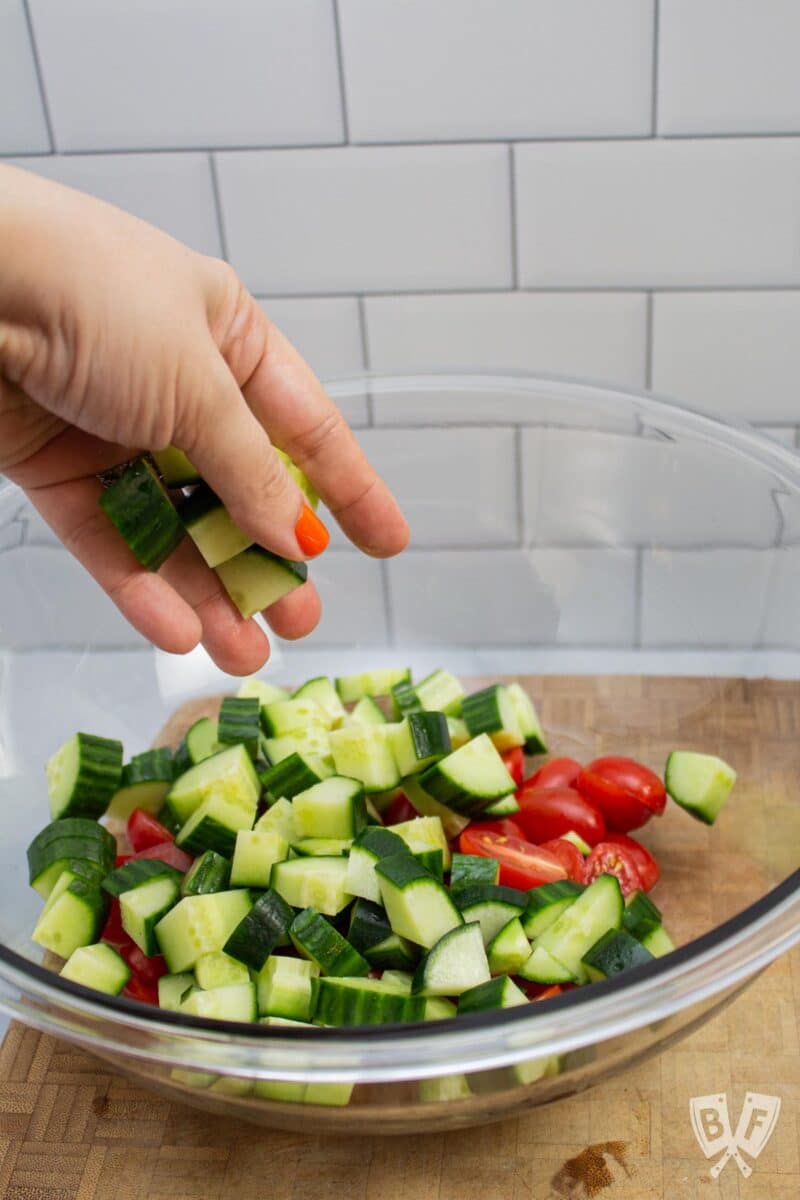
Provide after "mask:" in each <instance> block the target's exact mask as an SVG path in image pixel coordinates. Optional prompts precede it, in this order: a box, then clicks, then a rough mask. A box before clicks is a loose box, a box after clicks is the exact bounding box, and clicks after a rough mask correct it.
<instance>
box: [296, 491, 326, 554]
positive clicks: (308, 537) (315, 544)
mask: <svg viewBox="0 0 800 1200" xmlns="http://www.w3.org/2000/svg"><path fill="white" fill-rule="evenodd" d="M294 535H295V537H296V538H297V541H298V543H299V545H300V549H301V550H302V551H303V554H307V555H308V557H309V558H316V556H317V555H318V554H322V551H323V550H324V549H325V548H326V546H327V545H328V542H329V541H330V540H331V535H330V534H329V533H328V531H327V529H326V528H325V526H324V525H323V524H322V521H320V519H319V517H318V516H317V514H316V513H315V512H314V510H313V509H312V508H309V507H308V505H307V504H304V505H303V507H302V509H301V511H300V516H299V518H298V521H297V524H296V525H295V527H294Z"/></svg>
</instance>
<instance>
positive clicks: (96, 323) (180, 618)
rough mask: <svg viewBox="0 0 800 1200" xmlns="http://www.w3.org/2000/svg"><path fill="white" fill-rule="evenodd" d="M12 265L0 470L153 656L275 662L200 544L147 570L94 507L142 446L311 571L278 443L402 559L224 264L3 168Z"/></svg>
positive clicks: (275, 612) (384, 508) (371, 484)
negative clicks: (182, 466) (182, 469)
mask: <svg viewBox="0 0 800 1200" xmlns="http://www.w3.org/2000/svg"><path fill="white" fill-rule="evenodd" d="M268 219H269V215H268V214H265V220H268ZM0 261H2V264H3V269H2V272H0V471H4V472H5V473H6V474H7V475H8V476H9V478H11V479H12V480H14V481H15V482H16V483H18V484H19V486H20V487H21V488H22V489H23V490H24V491H25V492H26V493H27V495H28V496H29V498H30V499H31V501H32V502H33V504H34V505H35V506H36V508H37V509H38V510H39V512H40V513H41V515H42V516H43V517H44V519H45V520H46V521H47V523H48V524H49V525H50V526H51V527H52V528H53V529H54V530H55V532H56V533H57V534H58V536H59V537H60V538H61V540H62V541H63V542H64V544H65V546H66V547H67V548H68V549H69V550H70V551H71V552H72V553H73V554H74V555H75V557H76V558H78V559H79V561H80V562H82V563H83V565H84V566H85V567H86V568H87V569H88V570H89V571H90V572H91V573H92V575H93V576H94V577H95V579H96V580H97V582H98V583H99V584H100V585H101V587H103V588H104V589H105V591H106V592H107V593H108V594H109V596H110V597H111V598H112V600H113V601H114V603H115V604H116V605H117V606H118V607H119V609H120V610H121V611H122V613H123V614H124V615H125V616H126V617H127V619H128V620H129V621H130V622H131V624H132V625H133V626H134V627H135V628H136V629H138V630H139V631H140V633H142V634H144V636H145V637H147V638H149V639H150V640H151V641H152V642H154V643H155V644H156V645H157V646H160V647H161V648H162V649H164V650H169V651H172V652H174V653H179V654H180V653H186V652H187V651H189V650H191V649H192V648H193V647H194V646H196V645H197V644H198V642H200V641H202V643H203V645H204V646H205V647H206V649H207V650H208V652H209V653H210V654H211V656H212V658H214V660H215V661H216V662H217V664H218V665H219V666H220V667H221V668H222V669H223V670H225V671H227V672H229V673H231V674H248V673H250V672H252V671H254V670H257V669H258V668H259V667H260V666H261V665H262V664H263V663H264V662H265V661H266V659H267V657H268V655H269V645H268V642H267V639H266V637H265V636H264V634H263V632H262V631H261V630H260V629H259V627H258V626H257V625H256V624H255V622H253V621H244V620H243V619H242V618H241V617H240V616H239V614H238V613H237V612H236V610H235V609H234V607H233V606H232V604H231V603H230V601H229V600H228V598H227V596H226V595H225V594H224V592H223V590H222V588H221V585H220V583H219V581H218V579H217V577H216V575H215V574H214V573H213V571H211V570H209V568H208V567H206V565H205V564H204V562H203V561H202V559H201V558H200V555H199V554H198V552H197V551H196V550H195V548H194V546H193V545H192V543H191V542H190V541H189V540H188V539H186V540H185V541H184V542H183V543H182V545H181V546H180V547H179V548H178V550H177V551H176V552H175V553H174V554H173V555H172V556H171V557H170V558H169V559H168V560H167V562H166V563H165V564H164V566H163V567H162V568H161V570H160V572H158V573H152V572H148V571H145V570H144V569H143V568H142V567H141V566H140V565H139V563H138V562H137V560H136V559H135V558H134V556H133V555H132V553H131V552H130V551H129V550H128V548H127V546H126V545H125V544H124V543H123V541H122V539H121V538H120V536H119V534H118V533H117V532H116V530H115V529H114V528H113V527H112V526H111V524H110V523H109V521H108V519H107V518H106V516H105V515H104V513H103V512H102V511H101V510H100V509H99V508H98V503H97V501H98V497H99V495H100V491H101V487H100V484H99V483H98V481H97V479H96V478H95V476H96V475H97V473H98V472H101V471H104V470H107V469H108V468H109V467H112V466H114V465H117V464H119V463H121V462H124V461H125V460H126V459H128V458H130V457H131V456H132V455H133V454H134V453H135V452H136V451H137V450H160V449H163V448H164V447H165V446H167V445H168V444H173V445H176V446H178V447H179V448H180V449H181V450H183V451H185V453H186V454H188V456H189V458H190V459H191V460H192V462H193V463H194V464H195V465H196V466H197V468H198V470H199V471H200V473H201V475H202V476H203V478H204V479H206V480H207V481H208V483H209V484H210V486H211V487H212V488H213V489H214V491H215V492H216V493H217V494H218V495H219V496H220V498H221V499H222V501H223V502H224V503H225V505H226V506H227V508H228V510H229V512H230V514H231V516H232V517H233V519H234V521H236V523H237V524H238V525H240V526H241V528H242V529H244V530H245V531H246V532H247V533H248V534H249V535H250V536H251V537H252V538H253V539H254V540H255V541H256V542H258V543H259V544H260V545H262V546H265V547H266V548H267V549H269V550H273V551H275V552H276V553H278V554H281V555H284V556H285V557H287V558H292V559H302V558H304V557H306V555H305V554H304V553H303V548H302V546H301V545H300V544H299V543H298V540H297V537H296V534H295V527H296V525H297V522H298V519H299V517H300V514H301V511H302V507H303V497H302V495H301V493H300V491H299V489H298V488H297V487H296V485H295V484H294V482H293V481H292V480H291V479H290V477H289V475H288V473H287V471H286V469H285V468H284V466H283V464H282V462H281V461H280V459H279V457H278V455H277V454H275V453H274V451H273V450H272V442H274V443H275V445H276V446H278V447H280V448H281V449H282V450H284V451H286V453H288V454H289V455H290V456H291V458H293V459H294V461H295V462H296V463H297V464H298V466H300V467H302V469H303V470H304V471H305V472H306V474H307V475H308V476H309V478H310V479H311V481H312V483H313V484H314V486H315V488H316V489H317V491H318V492H319V494H320V496H321V498H322V500H323V501H324V502H325V504H326V505H327V506H328V508H329V509H330V510H331V512H332V513H333V515H334V516H335V517H336V519H337V520H338V521H339V523H340V524H341V526H342V528H343V529H344V531H345V533H346V534H347V535H348V536H349V537H350V539H351V540H352V541H353V542H354V543H355V544H356V545H357V546H359V547H360V548H361V549H362V550H364V551H365V552H366V553H367V554H371V555H375V556H378V557H384V556H388V555H392V554H396V553H398V552H399V551H400V550H402V549H403V547H404V546H405V545H406V543H407V541H408V527H407V525H406V522H405V520H404V518H403V516H402V514H401V512H400V510H399V508H398V506H397V503H396V501H395V500H394V498H393V497H392V495H391V493H390V492H389V490H388V488H387V487H386V485H385V484H384V483H383V482H382V481H381V480H380V479H379V478H378V476H377V475H376V473H375V471H374V470H373V469H372V468H371V467H370V465H369V463H368V462H367V460H366V459H365V457H364V455H363V454H362V452H361V450H360V449H359V447H358V444H357V443H356V440H355V438H354V437H353V434H352V433H351V431H350V429H349V428H348V426H347V425H346V423H345V421H344V419H343V417H342V416H341V413H340V412H339V410H338V409H337V408H336V407H335V406H334V404H333V403H332V401H331V400H330V399H329V398H328V397H327V395H326V394H325V392H324V390H323V388H322V386H321V384H320V383H319V381H318V380H317V379H316V377H315V376H314V374H313V372H312V371H311V369H310V368H309V367H308V366H307V364H306V363H305V362H304V361H303V359H302V358H301V357H300V355H299V354H298V353H297V351H296V350H295V349H294V348H293V347H292V346H291V344H290V343H289V342H288V341H287V339H286V338H285V337H284V336H283V335H282V334H281V333H280V331H279V330H278V329H276V328H275V326H274V325H272V324H271V323H270V322H269V320H268V319H267V317H266V316H265V315H264V313H263V311H262V309H261V308H260V307H259V305H258V304H256V302H255V301H254V300H253V298H252V297H251V296H250V295H249V294H248V292H247V291H246V290H245V288H244V287H243V286H242V284H241V283H240V281H239V280H238V278H237V277H236V274H235V273H234V271H233V270H232V269H231V268H230V267H229V266H228V265H227V264H226V263H223V262H220V261H218V260H216V259H211V258H205V257H203V256H202V255H199V254H195V253H194V252H193V251H191V250H189V249H188V248H187V247H185V246H183V245H181V244H180V243H179V242H176V241H174V240H173V239H172V238H170V237H168V236H167V235H166V234H164V233H161V232H159V231H158V230H156V229H154V228H152V227H151V226H149V225H147V224H145V223H144V222H142V221H139V220H137V219H136V218H135V217H131V216H129V215H128V214H127V213H124V212H121V211H119V210H118V209H116V208H113V207H111V206H110V205H107V204H103V203H101V202H100V201H98V200H94V199H92V198H90V197H89V196H85V195H83V194H82V193H79V192H75V191H72V190H71V189H69V188H65V187H61V186H60V185H58V184H54V183H51V182H48V181H45V180H42V179H39V178H38V177H36V176H32V175H28V174H27V173H25V172H22V171H18V170H15V169H14V168H11V167H7V166H2V165H0ZM323 540H324V538H323ZM319 613H320V603H319V597H318V596H317V593H316V591H315V590H314V587H313V584H312V583H311V582H310V581H309V582H308V583H306V584H305V585H303V587H301V588H298V589H297V590H296V591H295V592H293V593H292V594H291V595H289V596H286V597H284V599H283V600H280V601H278V603H277V604H275V605H273V606H272V608H270V609H269V611H268V613H267V614H266V615H267V620H268V621H269V624H270V626H271V627H272V629H273V630H274V631H275V632H276V633H277V634H279V636H281V637H288V638H295V637H302V636H303V635H304V634H306V633H309V632H310V631H311V630H312V629H313V628H314V626H315V625H316V623H317V621H318V619H319Z"/></svg>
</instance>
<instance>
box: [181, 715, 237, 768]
mask: <svg viewBox="0 0 800 1200" xmlns="http://www.w3.org/2000/svg"><path fill="white" fill-rule="evenodd" d="M183 745H184V747H185V751H186V758H187V759H188V764H187V765H186V766H185V767H184V768H183V770H181V771H179V772H176V774H180V775H183V774H184V773H185V772H186V771H188V769H189V767H190V766H196V765H197V764H198V763H201V762H205V760H206V759H207V758H211V756H212V755H214V754H219V752H220V750H224V749H225V747H224V746H223V745H221V744H220V740H219V727H218V725H217V722H216V721H213V720H212V719H211V717H201V718H200V720H199V721H195V723H194V725H192V726H191V727H190V728H189V729H188V730H187V731H186V736H185V737H184V739H183Z"/></svg>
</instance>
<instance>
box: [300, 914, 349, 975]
mask: <svg viewBox="0 0 800 1200" xmlns="http://www.w3.org/2000/svg"><path fill="white" fill-rule="evenodd" d="M289 937H290V938H291V939H292V945H293V946H294V948H295V950H296V951H297V952H298V954H300V955H302V957H303V958H307V959H309V961H310V962H312V963H314V964H315V965H316V966H317V967H319V969H320V971H322V973H323V974H324V975H350V976H355V975H368V974H369V963H368V962H367V960H366V959H365V958H363V957H362V956H361V955H360V954H359V952H358V951H357V950H356V949H355V947H354V946H352V945H351V944H350V942H348V941H347V939H346V938H343V937H342V935H341V934H340V933H339V932H338V931H337V930H336V929H334V927H333V925H331V923H330V921H326V920H325V918H324V917H323V916H321V915H320V913H318V912H317V910H316V909H315V908H306V909H304V910H303V912H301V913H298V914H297V916H296V917H295V918H294V920H293V922H292V924H291V926H290V928H289Z"/></svg>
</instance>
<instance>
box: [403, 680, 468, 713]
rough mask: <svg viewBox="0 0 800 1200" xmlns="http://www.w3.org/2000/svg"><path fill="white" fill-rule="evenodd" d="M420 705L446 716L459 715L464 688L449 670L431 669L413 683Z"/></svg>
mask: <svg viewBox="0 0 800 1200" xmlns="http://www.w3.org/2000/svg"><path fill="white" fill-rule="evenodd" d="M414 690H415V692H416V693H417V700H418V701H419V704H420V707H421V708H424V709H427V710H428V711H430V712H442V713H444V714H445V716H446V717H460V716H461V702H462V700H463V699H464V689H463V687H462V686H461V684H460V683H459V681H458V680H457V679H456V677H455V675H451V674H450V672H449V671H443V670H442V669H441V668H439V670H436V671H431V673H430V675H426V676H425V678H424V679H422V680H421V681H420V682H419V683H417V684H415V685H414Z"/></svg>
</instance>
